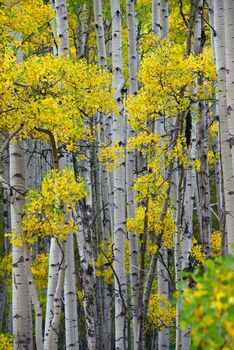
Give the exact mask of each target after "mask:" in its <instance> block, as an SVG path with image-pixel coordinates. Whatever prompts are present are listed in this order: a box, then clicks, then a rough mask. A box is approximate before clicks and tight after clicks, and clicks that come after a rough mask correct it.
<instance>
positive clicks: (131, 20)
mask: <svg viewBox="0 0 234 350" xmlns="http://www.w3.org/2000/svg"><path fill="white" fill-rule="evenodd" d="M134 3H135V2H134V0H127V1H126V13H127V19H128V22H127V25H128V66H129V80H130V94H132V95H136V94H137V92H138V80H137V70H138V67H137V28H136V15H135V8H134V6H135V5H134ZM134 135H135V133H134V130H133V129H132V128H131V126H130V125H129V123H128V124H127V139H129V137H133V136H134ZM135 163H136V154H135V152H133V151H130V150H127V151H126V187H127V215H128V217H133V216H134V192H133V190H132V186H133V184H134V180H135V175H134V173H135V170H136V169H135ZM128 237H129V255H130V284H131V312H132V315H133V349H134V350H136V349H137V347H138V345H137V332H138V329H139V317H138V311H139V310H138V301H139V298H138V289H139V260H138V256H139V247H138V237H137V235H136V234H134V233H131V232H129V233H128Z"/></svg>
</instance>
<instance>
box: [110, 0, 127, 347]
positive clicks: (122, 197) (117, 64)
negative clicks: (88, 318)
mask: <svg viewBox="0 0 234 350" xmlns="http://www.w3.org/2000/svg"><path fill="white" fill-rule="evenodd" d="M111 14H112V70H113V83H112V85H113V88H114V89H115V100H116V101H117V103H118V105H119V115H114V118H113V144H115V143H116V142H118V144H119V145H120V146H122V147H124V145H125V135H124V107H123V96H122V89H123V87H124V78H123V64H122V35H121V34H122V14H121V9H120V2H119V0H111ZM113 191H114V195H113V197H114V200H113V202H114V203H113V205H114V206H113V214H114V232H113V236H114V239H113V253H114V270H115V278H114V287H115V349H116V350H117V349H118V350H124V349H125V348H126V304H125V298H126V280H125V261H124V255H125V254H124V240H125V238H126V227H125V222H126V208H125V202H126V193H125V161H122V162H121V164H120V167H119V169H116V170H114V184H113Z"/></svg>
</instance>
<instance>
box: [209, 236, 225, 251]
mask: <svg viewBox="0 0 234 350" xmlns="http://www.w3.org/2000/svg"><path fill="white" fill-rule="evenodd" d="M210 245H211V249H212V251H213V253H214V254H215V255H219V254H220V253H221V250H222V232H219V231H215V232H213V233H212V234H211V237H210Z"/></svg>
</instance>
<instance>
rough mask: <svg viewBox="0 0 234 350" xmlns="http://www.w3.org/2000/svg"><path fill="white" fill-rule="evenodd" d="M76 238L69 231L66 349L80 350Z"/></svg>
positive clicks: (65, 297)
mask: <svg viewBox="0 0 234 350" xmlns="http://www.w3.org/2000/svg"><path fill="white" fill-rule="evenodd" d="M73 241H74V238H73V234H72V233H69V234H68V236H67V239H66V248H65V249H66V254H65V256H66V271H65V284H64V303H65V332H66V349H74V350H79V338H78V324H77V322H78V315H77V296H76V278H75V277H76V275H75V257H74V242H73Z"/></svg>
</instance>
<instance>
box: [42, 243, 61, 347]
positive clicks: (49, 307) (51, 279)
mask: <svg viewBox="0 0 234 350" xmlns="http://www.w3.org/2000/svg"><path fill="white" fill-rule="evenodd" d="M58 273H59V246H58V244H57V242H56V240H55V238H52V239H51V245H50V256H49V273H48V287H47V298H46V318H45V333H44V334H45V335H44V350H49V343H48V341H49V339H48V334H49V328H50V324H51V322H52V319H53V313H54V307H53V305H54V296H55V290H56V286H57V282H58ZM51 336H53V341H52V343H53V347H52V349H53V350H56V349H57V342H58V337H57V334H55V333H54V332H53V334H52V335H51ZM50 341H51V340H50Z"/></svg>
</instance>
